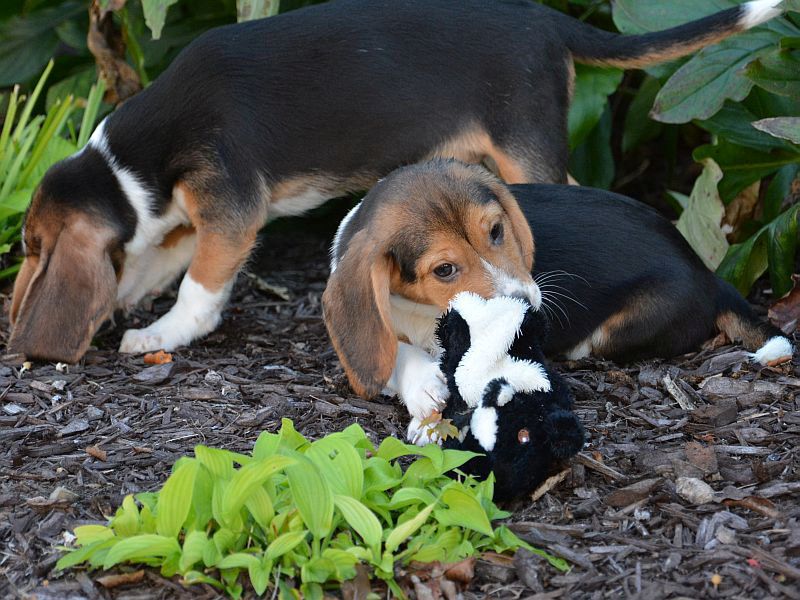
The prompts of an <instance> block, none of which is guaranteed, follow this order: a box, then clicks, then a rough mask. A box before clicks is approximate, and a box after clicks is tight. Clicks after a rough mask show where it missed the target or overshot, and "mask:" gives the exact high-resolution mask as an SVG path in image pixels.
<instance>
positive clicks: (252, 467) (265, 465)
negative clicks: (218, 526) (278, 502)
mask: <svg viewBox="0 0 800 600" xmlns="http://www.w3.org/2000/svg"><path fill="white" fill-rule="evenodd" d="M294 462H295V461H294V459H292V458H289V457H286V456H272V457H270V458H265V459H264V460H259V461H253V462H252V463H250V464H248V465H245V466H243V467H242V468H241V469H239V470H238V471H236V473H235V474H234V475H233V477H232V478H231V481H230V484H229V485H228V488H227V489H226V490H225V496H224V498H223V501H222V507H221V508H222V514H223V518H224V519H225V520H226V521H228V520H230V519H232V518H233V517H234V515H236V513H238V512H239V510H240V509H241V508H242V506H244V503H245V502H247V500H248V499H249V498H250V496H252V495H253V493H254V492H255V490H256V489H257V488H259V487H261V486H262V485H264V482H265V481H266V480H267V479H269V478H270V477H271V476H272V475H274V474H275V473H277V472H278V471H280V470H281V469H285V468H287V467H288V466H289V465H292V464H294Z"/></svg>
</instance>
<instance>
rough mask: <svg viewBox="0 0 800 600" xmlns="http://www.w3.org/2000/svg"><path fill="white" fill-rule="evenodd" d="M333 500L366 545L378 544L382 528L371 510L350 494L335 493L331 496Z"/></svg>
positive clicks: (373, 545)
mask: <svg viewBox="0 0 800 600" xmlns="http://www.w3.org/2000/svg"><path fill="white" fill-rule="evenodd" d="M333 502H334V504H335V506H336V508H337V509H338V510H339V512H340V513H342V516H343V517H344V520H345V521H347V524H348V525H350V527H352V528H353V529H355V530H356V532H357V533H358V535H360V536H361V538H362V539H363V540H364V542H365V543H366V544H367V546H369V547H375V546H377V545H378V544H380V542H381V536H382V534H383V528H382V527H381V523H380V521H378V517H376V516H375V515H374V514H373V512H372V511H371V510H369V509H368V508H367V507H366V506H364V505H363V504H361V502H359V501H358V500H356V499H355V498H351V497H350V496H343V495H338V494H337V495H335V496H334V497H333Z"/></svg>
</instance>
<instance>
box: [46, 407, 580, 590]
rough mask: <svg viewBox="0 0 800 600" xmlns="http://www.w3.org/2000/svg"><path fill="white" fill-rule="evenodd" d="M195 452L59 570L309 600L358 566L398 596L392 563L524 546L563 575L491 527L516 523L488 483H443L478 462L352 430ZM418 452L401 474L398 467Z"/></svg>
mask: <svg viewBox="0 0 800 600" xmlns="http://www.w3.org/2000/svg"><path fill="white" fill-rule="evenodd" d="M194 454H195V456H194V458H188V457H184V458H181V459H180V460H178V462H176V463H175V466H174V468H173V471H172V474H171V475H170V476H169V478H168V479H167V481H166V483H165V484H164V486H163V487H162V488H161V490H160V491H158V492H155V493H141V494H137V495H136V496H135V497H134V496H127V497H126V498H125V499H124V501H123V503H122V506H121V507H120V508H119V509H118V510H117V512H116V515H115V516H114V517H113V518H112V519H111V520H110V522H109V524H108V525H107V526H102V525H84V526H81V527H76V528H75V535H76V538H77V539H76V541H77V545H78V546H79V547H78V549H76V550H73V551H71V552H70V553H69V554H67V555H65V556H64V557H62V558H61V560H59V561H58V564H57V565H56V568H57V569H66V568H69V567H72V566H74V565H78V564H80V563H84V562H85V563H88V564H89V566H90V567H92V568H99V567H102V568H104V569H108V568H111V567H113V566H114V565H117V564H120V563H125V562H127V563H142V564H145V565H150V566H159V567H160V568H161V574H162V575H164V576H166V577H171V576H173V575H175V574H181V575H182V576H183V578H184V581H185V582H186V583H199V582H203V583H208V584H211V585H213V586H214V587H216V588H218V589H221V590H225V591H226V592H227V593H228V594H229V595H231V596H233V597H238V596H240V595H241V594H242V592H243V586H242V584H241V583H240V582H239V575H241V574H244V573H245V572H246V573H247V575H248V577H249V579H250V584H251V585H252V586H253V588H254V589H255V591H256V593H257V594H263V593H264V591H265V590H266V589H267V588H268V587H269V586H270V584H272V585H273V586H278V585H280V586H281V587H285V586H287V580H294V581H296V582H299V583H300V592H301V593H302V595H303V596H304V597H306V598H321V597H322V590H323V586H325V585H326V584H336V583H338V582H342V581H345V580H348V579H351V578H353V577H355V575H356V565H358V564H359V563H361V564H364V565H368V566H369V567H370V568H371V569H372V573H373V574H374V576H375V577H378V578H380V579H383V580H384V581H385V582H386V583H387V585H388V586H389V588H390V589H391V590H392V591H393V592H394V593H395V594H397V595H398V596H401V597H402V596H403V592H402V590H401V588H400V587H399V584H398V583H397V581H396V580H395V576H394V567H395V564H396V563H400V564H407V563H409V562H410V561H419V562H432V561H441V562H453V561H457V560H460V559H462V558H464V557H468V556H472V555H475V554H477V553H480V552H482V551H486V550H493V551H496V552H504V551H507V550H514V549H516V548H519V547H525V548H527V549H529V550H531V551H532V552H536V553H537V554H539V555H541V556H543V557H545V558H546V559H547V560H548V561H549V562H550V563H551V564H552V565H553V566H554V567H556V568H558V569H561V570H565V569H566V568H567V566H566V563H564V561H562V560H560V559H557V558H555V557H552V556H550V555H548V554H547V553H545V552H543V551H541V550H537V549H535V548H532V547H530V546H529V545H528V544H526V543H525V542H523V541H522V540H520V539H519V538H517V537H516V536H515V535H514V534H513V533H512V532H511V531H510V530H509V529H508V528H506V527H505V526H503V525H501V526H499V527H497V528H493V527H492V525H491V522H492V521H494V520H496V519H502V518H505V517H507V516H509V513H507V512H503V511H501V510H499V509H498V508H497V507H496V506H495V505H494V504H493V502H492V492H493V480H492V479H491V478H490V479H488V480H486V481H482V482H477V481H475V480H474V479H472V478H471V477H460V478H459V480H453V479H450V478H448V477H447V475H446V473H448V472H450V471H451V470H453V469H457V468H458V467H459V466H460V465H462V464H463V463H465V462H466V461H467V460H469V459H470V458H471V457H472V456H474V454H473V453H471V452H461V451H455V450H442V449H441V448H439V447H438V446H437V445H435V444H434V445H430V446H426V447H424V448H418V447H416V446H410V445H407V444H404V443H402V442H400V441H399V440H397V439H395V438H386V439H385V440H383V442H382V443H381V444H380V446H379V447H378V449H377V450H376V449H375V447H374V446H373V445H372V443H371V442H370V441H369V439H368V438H367V436H366V434H365V433H364V431H363V429H361V427H360V426H358V425H351V426H349V427H348V428H347V429H345V430H344V431H342V432H338V433H332V434H330V435H327V436H325V437H324V438H322V439H319V440H317V441H315V442H311V443H309V441H308V440H306V438H304V437H303V436H302V435H300V434H299V433H298V432H297V431H296V430H295V429H294V426H293V424H292V422H291V421H290V420H288V419H284V420H283V425H282V427H281V429H280V431H279V432H278V433H268V432H264V433H262V434H261V435H260V436H259V438H258V440H257V441H256V443H255V445H254V447H253V451H252V454H251V455H249V456H248V455H245V454H239V453H236V452H231V451H229V450H219V449H214V448H208V447H206V446H196V447H195V452H194ZM412 455H413V456H416V457H417V458H416V459H415V460H414V461H413V462H412V463H411V464H410V465H409V466H408V468H407V469H405V472H404V471H403V469H402V468H401V466H400V464H399V462H398V459H399V458H401V457H406V456H412ZM235 465H238V466H239V468H235Z"/></svg>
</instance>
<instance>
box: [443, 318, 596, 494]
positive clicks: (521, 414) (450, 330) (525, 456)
mask: <svg viewBox="0 0 800 600" xmlns="http://www.w3.org/2000/svg"><path fill="white" fill-rule="evenodd" d="M548 329H549V325H548V321H547V319H546V318H545V317H544V316H543V315H542V313H541V312H540V311H534V310H533V309H532V308H531V307H528V308H527V311H526V312H525V316H524V319H523V320H522V323H521V325H520V327H519V331H518V333H517V335H516V337H515V339H514V340H513V342H512V343H511V346H510V348H509V350H508V355H509V356H510V357H511V358H514V359H518V360H521V361H529V362H532V363H539V364H540V365H542V366H543V367H544V366H545V362H544V361H545V358H544V353H543V351H542V346H543V345H544V343H545V340H546V338H547V333H548ZM436 333H437V337H438V339H439V342H440V344H441V346H442V349H443V353H442V356H441V368H442V371H443V373H444V374H445V376H446V378H447V385H448V388H449V391H450V399H449V400H448V403H447V407H446V408H445V409H444V411H443V413H442V417H443V418H445V419H450V420H451V421H452V423H453V425H454V426H455V427H456V428H457V429H458V430H459V432H460V433H461V435H460V436H459V437H458V438H455V437H451V438H448V439H446V440H445V441H444V442H443V446H444V447H445V448H453V449H459V450H470V451H473V452H478V453H481V454H483V456H480V457H477V458H474V459H472V460H470V461H469V462H468V463H466V464H465V465H464V466H463V467H461V468H462V470H464V471H465V472H467V473H470V474H472V475H476V476H479V477H486V476H488V474H489V473H490V472H494V474H495V478H496V485H495V499H496V500H511V499H515V498H519V497H521V496H524V495H525V494H528V493H530V492H532V491H533V490H534V489H535V488H536V486H538V485H539V484H540V483H541V482H542V481H544V480H545V479H546V478H547V476H548V474H549V473H550V472H551V470H552V469H553V467H554V465H555V464H556V463H558V462H560V461H563V460H564V459H567V458H570V457H572V456H574V455H575V454H577V452H578V451H579V450H580V449H581V448H582V447H583V444H584V440H585V434H584V429H583V426H582V425H581V423H580V421H579V420H578V418H577V417H576V416H575V414H574V413H573V412H571V410H570V409H571V406H572V395H571V393H570V391H569V389H568V387H567V385H566V383H565V382H564V380H563V379H562V378H561V377H560V376H559V375H558V374H557V373H555V372H554V371H552V370H550V369H546V370H545V372H546V374H547V379H549V383H550V390H549V391H544V390H542V391H533V392H521V391H514V392H513V396H511V399H510V400H508V398H507V397H506V398H503V395H504V394H507V393H508V390H509V383H508V381H507V380H506V379H505V378H503V377H499V378H496V379H493V380H492V381H490V382H489V384H488V385H487V386H486V387H485V389H484V390H483V395H482V400H481V406H479V407H473V406H469V405H468V404H467V402H465V400H464V399H463V397H462V393H461V390H459V387H458V385H457V384H456V377H455V373H456V369H457V368H458V366H459V364H460V363H461V361H462V358H463V357H464V354H465V353H466V352H467V350H468V349H469V348H470V346H471V337H470V328H469V324H468V323H467V321H466V320H465V319H464V317H463V316H462V315H461V314H460V313H459V312H458V310H457V309H456V308H455V307H454V308H453V309H451V310H449V311H448V312H447V313H446V314H445V315H443V316H442V317H441V318H440V320H439V323H438V325H437V332H436ZM501 398H503V399H502V400H501ZM503 402H504V403H503ZM481 408H494V409H495V410H496V418H497V422H496V427H497V433H496V438H495V440H494V445H493V447H491V448H486V447H484V446H483V445H482V444H481V442H480V441H479V439H478V438H476V436H475V435H474V431H473V430H474V422H473V417H474V416H475V411H476V409H481ZM526 434H527V435H526Z"/></svg>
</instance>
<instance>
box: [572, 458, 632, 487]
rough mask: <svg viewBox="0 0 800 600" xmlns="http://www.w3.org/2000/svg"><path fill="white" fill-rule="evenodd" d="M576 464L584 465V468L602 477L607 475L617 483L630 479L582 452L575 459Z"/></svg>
mask: <svg viewBox="0 0 800 600" xmlns="http://www.w3.org/2000/svg"><path fill="white" fill-rule="evenodd" d="M575 462H577V463H580V464H582V465H583V466H584V467H587V468H589V469H592V470H594V471H597V472H598V473H600V474H601V475H605V476H606V477H609V478H611V479H615V480H617V481H625V480H626V479H628V477H627V476H626V475H623V474H622V473H620V472H619V471H617V470H616V469H612V468H611V467H609V466H608V465H604V464H603V463H601V462H600V461H598V460H595V459H593V458H592V457H591V456H589V455H588V454H586V453H584V452H580V453H579V454H578V455H577V456H576V457H575Z"/></svg>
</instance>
